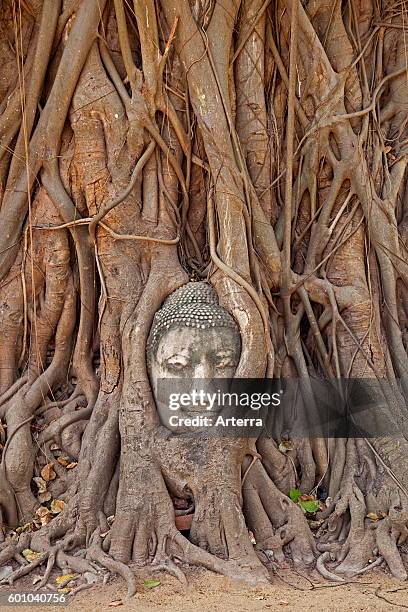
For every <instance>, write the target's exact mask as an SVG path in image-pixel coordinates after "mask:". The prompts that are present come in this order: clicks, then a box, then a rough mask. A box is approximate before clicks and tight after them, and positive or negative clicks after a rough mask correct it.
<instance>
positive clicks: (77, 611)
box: [1, 569, 408, 612]
mask: <svg viewBox="0 0 408 612" xmlns="http://www.w3.org/2000/svg"><path fill="white" fill-rule="evenodd" d="M144 578H159V579H160V581H161V584H160V586H158V587H156V588H154V589H148V588H146V587H145V586H144V585H143V580H144ZM187 578H188V583H189V584H188V587H187V588H184V587H183V585H182V584H181V583H180V582H178V581H177V580H176V579H175V578H173V577H172V576H168V575H167V574H146V575H143V576H140V578H139V579H138V583H139V586H138V592H137V594H136V595H135V597H133V598H132V599H131V600H130V601H126V589H125V586H124V582H123V580H121V579H120V578H116V577H114V578H111V579H110V581H109V582H108V584H107V585H105V586H102V585H101V586H99V585H97V586H94V587H93V588H92V589H89V590H86V591H83V592H82V593H78V594H77V595H76V596H75V597H74V598H73V599H72V600H70V601H69V603H68V605H66V606H64V607H58V608H57V607H55V606H46V607H45V606H41V605H36V606H35V607H34V606H24V608H25V609H30V610H34V609H35V610H48V612H52V610H67V612H90V611H92V612H93V611H94V610H96V611H98V612H99V611H100V610H108V611H109V610H114V609H118V610H119V611H120V612H122V611H123V612H125V611H129V612H130V611H131V612H133V611H134V612H198V611H200V612H201V611H208V612H244V611H245V612H247V611H248V612H252V611H258V610H268V611H272V610H277V611H280V612H286V611H292V610H293V611H296V612H313V611H319V612H326V611H330V612H331V611H333V612H338V611H339V612H341V611H346V610H347V611H348V612H354V611H364V612H368V611H370V612H372V611H373V610H379V611H383V610H387V611H388V610H390V611H391V610H393V611H394V612H395V611H396V610H404V609H406V608H408V585H406V586H405V585H404V583H401V582H398V581H396V580H394V579H392V578H390V577H389V576H388V575H386V574H385V573H383V572H381V571H377V570H372V571H371V572H370V573H368V574H366V575H365V576H362V577H361V578H360V579H359V580H357V581H353V582H351V583H347V584H342V585H333V584H330V583H328V582H324V581H323V579H321V578H320V576H319V575H318V574H317V573H316V572H311V573H309V574H306V572H299V573H297V572H295V571H293V570H292V569H279V572H278V574H275V575H273V576H272V579H271V584H270V585H267V586H263V587H261V588H260V587H258V588H248V587H247V586H243V585H240V584H236V583H233V582H231V581H229V580H227V579H226V578H224V577H223V576H218V575H215V574H213V573H211V572H208V571H206V570H201V569H191V570H189V571H188V573H187ZM24 588H30V583H25V584H24ZM31 588H32V587H31ZM19 589H20V590H23V585H22V584H20V587H19ZM1 590H3V588H2V589H1ZM16 590H17V589H16ZM376 591H377V592H378V593H379V594H380V595H383V596H385V597H386V598H387V599H389V600H390V601H391V602H393V603H387V602H386V601H384V600H383V599H381V598H380V597H379V596H378V595H376ZM391 591H393V592H391ZM113 602H115V603H113ZM118 604H119V605H118ZM24 608H23V607H21V606H18V608H16V607H10V606H1V611H2V612H3V610H4V611H10V612H11V611H12V610H14V612H16V609H20V610H23V609H24Z"/></svg>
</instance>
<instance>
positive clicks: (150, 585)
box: [143, 578, 161, 589]
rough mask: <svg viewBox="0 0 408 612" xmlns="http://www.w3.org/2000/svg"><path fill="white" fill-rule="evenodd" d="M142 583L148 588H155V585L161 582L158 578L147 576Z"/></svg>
mask: <svg viewBox="0 0 408 612" xmlns="http://www.w3.org/2000/svg"><path fill="white" fill-rule="evenodd" d="M143 584H144V585H145V587H146V588H148V589H155V588H156V587H158V586H160V585H161V582H160V580H157V579H156V578H147V580H144V581H143Z"/></svg>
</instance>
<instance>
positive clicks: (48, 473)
mask: <svg viewBox="0 0 408 612" xmlns="http://www.w3.org/2000/svg"><path fill="white" fill-rule="evenodd" d="M53 465H54V464H53V463H47V465H44V467H43V469H42V470H41V476H42V477H43V478H44V480H45V481H46V482H49V481H50V480H54V478H55V477H56V473H55V472H54V468H53Z"/></svg>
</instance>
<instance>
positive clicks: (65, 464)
mask: <svg viewBox="0 0 408 612" xmlns="http://www.w3.org/2000/svg"><path fill="white" fill-rule="evenodd" d="M57 461H58V463H59V464H60V465H63V466H64V467H66V466H67V465H69V461H67V460H66V459H65V457H58V459H57Z"/></svg>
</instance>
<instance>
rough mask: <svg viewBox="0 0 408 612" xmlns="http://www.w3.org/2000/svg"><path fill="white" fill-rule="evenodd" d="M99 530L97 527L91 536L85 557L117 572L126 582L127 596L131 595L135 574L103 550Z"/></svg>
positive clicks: (134, 588)
mask: <svg viewBox="0 0 408 612" xmlns="http://www.w3.org/2000/svg"><path fill="white" fill-rule="evenodd" d="M100 531H101V530H100V528H99V527H98V528H97V529H95V531H94V532H93V534H92V536H91V539H90V547H89V550H88V552H87V558H88V559H90V560H92V561H96V562H97V563H99V564H100V565H102V566H103V567H105V568H106V569H108V570H109V571H110V572H112V573H114V574H119V576H121V577H122V578H123V579H124V580H125V582H126V584H127V597H128V598H130V597H133V595H134V594H135V593H136V580H135V576H134V574H133V572H132V570H131V569H130V568H129V567H128V566H127V565H125V564H124V563H121V562H120V561H115V560H114V559H112V557H110V556H109V555H107V554H106V553H104V552H103V550H102V548H101V543H100Z"/></svg>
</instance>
